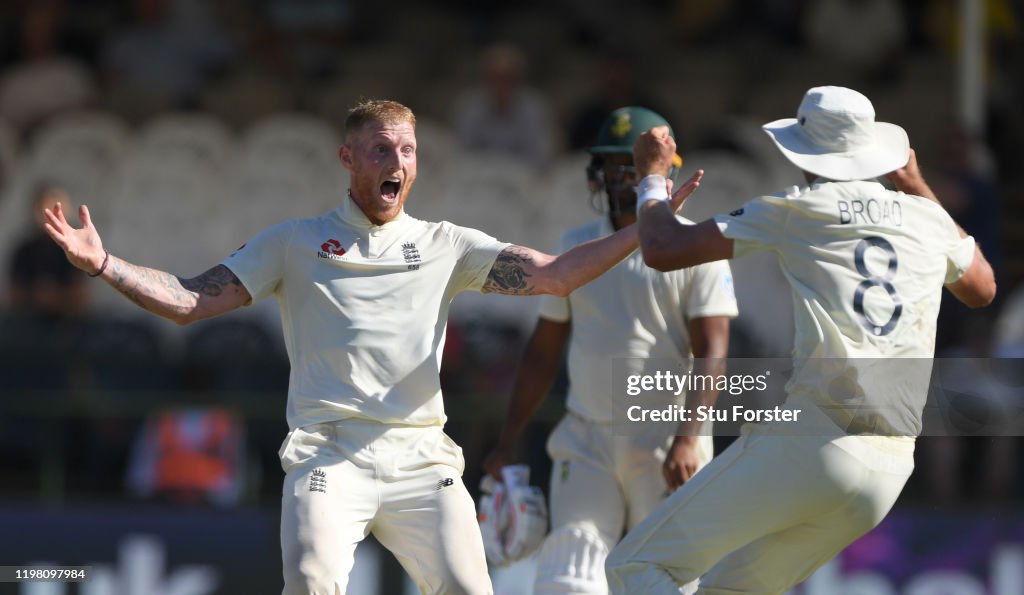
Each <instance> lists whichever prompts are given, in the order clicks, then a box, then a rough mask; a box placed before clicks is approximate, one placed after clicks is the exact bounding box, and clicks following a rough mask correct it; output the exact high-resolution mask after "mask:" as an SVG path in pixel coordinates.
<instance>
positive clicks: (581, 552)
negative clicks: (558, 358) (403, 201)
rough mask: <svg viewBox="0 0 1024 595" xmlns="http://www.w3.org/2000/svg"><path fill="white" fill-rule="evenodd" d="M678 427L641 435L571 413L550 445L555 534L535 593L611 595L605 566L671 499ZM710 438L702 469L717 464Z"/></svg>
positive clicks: (702, 451) (540, 564)
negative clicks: (668, 474)
mask: <svg viewBox="0 0 1024 595" xmlns="http://www.w3.org/2000/svg"><path fill="white" fill-rule="evenodd" d="M674 434H675V428H674V427H673V426H671V425H666V424H661V425H657V424H655V425H652V427H651V428H650V429H649V430H648V431H645V432H644V433H642V434H638V435H635V436H620V435H615V434H614V426H613V424H610V423H595V422H590V421H587V420H585V419H583V418H581V417H579V416H578V415H576V414H574V413H571V412H570V413H568V414H566V416H565V417H564V418H563V419H562V421H561V422H559V424H558V426H557V427H556V428H555V430H554V431H553V432H552V433H551V436H550V438H548V443H547V449H548V454H549V455H550V457H551V460H552V462H553V466H552V470H551V489H550V507H549V508H550V511H551V531H550V532H549V534H548V536H547V538H546V539H545V541H544V545H543V546H542V548H541V551H540V554H539V556H538V559H537V575H536V579H535V582H534V593H536V594H538V595H551V594H559V595H562V594H565V595H569V594H572V595H606V594H607V593H608V581H607V580H606V578H605V573H604V564H605V558H606V556H607V554H608V551H609V550H611V548H612V546H614V545H615V544H616V543H617V542H618V541H619V538H620V537H622V534H623V532H624V531H625V530H628V529H632V528H633V527H634V526H636V525H637V524H638V523H639V522H640V521H641V520H642V519H643V518H644V517H646V516H647V515H648V514H650V513H651V512H652V511H653V510H654V509H655V508H656V507H657V506H658V504H660V503H661V502H662V500H664V499H665V497H666V496H667V495H668V492H669V490H668V486H667V485H666V484H665V479H664V477H663V475H662V471H661V467H662V463H663V462H664V460H665V455H666V452H667V450H668V447H669V446H670V445H671V443H672V438H673V435H674ZM713 450H714V443H713V440H712V438H711V436H710V435H707V436H702V437H701V439H700V441H699V442H698V455H699V457H700V464H701V466H703V465H705V464H707V462H708V461H710V460H711V457H712V455H713Z"/></svg>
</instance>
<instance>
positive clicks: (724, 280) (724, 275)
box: [685, 260, 739, 320]
mask: <svg viewBox="0 0 1024 595" xmlns="http://www.w3.org/2000/svg"><path fill="white" fill-rule="evenodd" d="M692 271H693V274H692V276H691V277H690V279H689V283H688V291H687V300H686V309H685V314H686V318H687V319H689V320H693V319H694V318H707V317H709V316H728V317H729V318H735V317H736V315H737V314H739V308H738V307H737V305H736V291H735V289H734V288H733V282H732V269H731V268H730V267H729V262H728V261H726V260H718V261H715V262H708V263H705V264H702V265H699V266H696V267H693V269H692Z"/></svg>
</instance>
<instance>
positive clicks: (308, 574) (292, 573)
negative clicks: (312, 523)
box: [281, 556, 348, 595]
mask: <svg viewBox="0 0 1024 595" xmlns="http://www.w3.org/2000/svg"><path fill="white" fill-rule="evenodd" d="M347 579H348V577H347V576H338V573H336V572H332V571H331V569H330V567H329V566H328V565H327V564H324V563H322V562H320V561H318V560H315V559H313V558H312V557H310V556H307V557H305V558H304V559H302V560H301V561H298V562H297V563H295V564H293V565H286V566H285V569H284V590H283V591H282V592H281V595H345V590H346V588H347V587H348V580H347Z"/></svg>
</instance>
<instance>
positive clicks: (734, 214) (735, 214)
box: [729, 209, 743, 217]
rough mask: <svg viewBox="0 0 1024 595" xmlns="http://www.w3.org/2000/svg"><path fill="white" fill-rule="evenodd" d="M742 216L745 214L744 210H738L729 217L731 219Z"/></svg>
mask: <svg viewBox="0 0 1024 595" xmlns="http://www.w3.org/2000/svg"><path fill="white" fill-rule="evenodd" d="M742 214H743V209H736V210H735V211H732V212H731V213H729V216H730V217H739V216H740V215H742Z"/></svg>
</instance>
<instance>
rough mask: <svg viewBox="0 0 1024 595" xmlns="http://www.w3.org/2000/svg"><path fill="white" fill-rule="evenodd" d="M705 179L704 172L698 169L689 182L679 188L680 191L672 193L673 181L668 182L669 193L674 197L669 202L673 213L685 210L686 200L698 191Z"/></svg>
mask: <svg viewBox="0 0 1024 595" xmlns="http://www.w3.org/2000/svg"><path fill="white" fill-rule="evenodd" d="M703 177H704V170H703V169H698V170H697V172H696V173H694V174H693V175H692V176H690V179H689V180H686V181H685V182H683V184H682V185H681V186H679V190H676V191H675V192H672V180H671V179H669V180H667V181H668V192H669V194H670V195H672V198H670V199H669V201H668V202H669V205H670V206H671V207H672V212H674V213H678V212H679V209H681V208H683V203H684V202H686V199H687V198H689V197H690V195H691V194H693V193H694V192H696V191H697V188H698V187H699V186H700V180H701V178H703Z"/></svg>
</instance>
